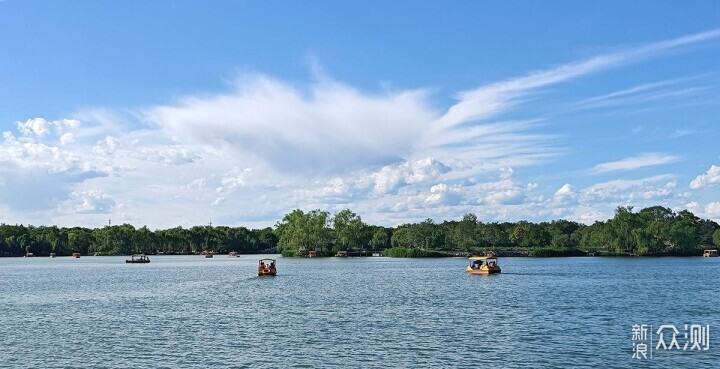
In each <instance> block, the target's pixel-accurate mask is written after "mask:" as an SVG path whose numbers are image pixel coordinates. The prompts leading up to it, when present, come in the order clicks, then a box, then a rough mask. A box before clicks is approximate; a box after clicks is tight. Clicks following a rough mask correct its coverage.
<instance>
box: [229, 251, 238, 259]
mask: <svg viewBox="0 0 720 369" xmlns="http://www.w3.org/2000/svg"><path fill="white" fill-rule="evenodd" d="M228 257H229V258H236V257H239V255H238V253H237V252H235V251H231V252H229V253H228Z"/></svg>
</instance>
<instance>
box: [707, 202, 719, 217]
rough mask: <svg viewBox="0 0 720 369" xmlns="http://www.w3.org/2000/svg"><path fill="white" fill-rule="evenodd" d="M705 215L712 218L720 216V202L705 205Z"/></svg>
mask: <svg viewBox="0 0 720 369" xmlns="http://www.w3.org/2000/svg"><path fill="white" fill-rule="evenodd" d="M705 213H707V214H708V215H711V216H720V202H717V201H714V202H711V203H708V204H707V205H705Z"/></svg>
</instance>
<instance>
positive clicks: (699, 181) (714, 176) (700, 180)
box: [690, 165, 720, 190]
mask: <svg viewBox="0 0 720 369" xmlns="http://www.w3.org/2000/svg"><path fill="white" fill-rule="evenodd" d="M717 184H720V167H719V166H716V165H711V166H710V169H708V170H707V172H705V174H700V175H698V176H697V177H695V179H693V180H692V181H691V182H690V188H692V189H693V190H697V189H700V188H703V187H708V186H715V185H717Z"/></svg>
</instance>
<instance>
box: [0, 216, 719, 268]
mask: <svg viewBox="0 0 720 369" xmlns="http://www.w3.org/2000/svg"><path fill="white" fill-rule="evenodd" d="M713 243H714V244H715V245H718V246H720V226H718V224H717V223H715V222H713V221H711V220H706V219H700V218H698V217H697V216H695V215H694V214H692V213H691V212H689V211H686V210H683V211H680V212H678V213H675V212H673V211H672V210H670V209H668V208H665V207H661V206H654V207H650V208H645V209H642V210H640V211H639V212H634V211H633V209H632V208H631V207H620V208H618V209H617V210H616V211H615V216H614V217H613V218H612V219H609V220H607V221H604V222H596V223H594V224H592V225H589V226H588V225H584V224H580V223H576V222H572V221H568V220H554V221H551V222H541V223H531V222H526V221H520V222H515V223H510V222H504V223H497V222H494V223H484V222H481V221H478V219H477V217H476V216H475V215H474V214H466V215H465V216H463V219H462V220H460V221H444V222H442V223H435V222H434V221H433V220H431V219H427V220H425V221H422V222H419V223H411V224H403V225H400V226H397V227H391V228H388V227H381V226H375V225H369V224H366V223H364V222H363V221H362V219H361V218H360V217H359V216H358V215H357V214H355V213H353V212H352V211H351V210H349V209H346V210H343V211H340V212H339V213H337V214H335V215H331V214H330V213H329V212H326V211H321V210H313V211H310V212H303V211H302V210H294V211H292V212H291V213H289V214H287V215H285V217H283V219H282V220H281V221H280V222H278V223H277V224H276V226H275V228H274V229H273V228H270V227H268V228H264V229H247V228H244V227H225V226H215V227H213V226H196V227H192V228H188V229H186V228H182V227H176V228H170V229H165V230H155V231H152V230H150V229H148V228H147V227H141V228H135V227H133V226H132V225H129V224H123V225H116V226H106V227H103V228H96V229H89V228H81V227H74V228H59V227H55V226H49V227H48V226H39V227H34V226H24V225H7V224H2V225H0V255H2V256H22V255H25V254H27V253H32V254H34V255H38V256H44V255H49V254H50V253H56V254H57V255H70V254H71V253H73V252H80V253H82V254H94V253H98V254H101V255H127V254H132V253H145V254H156V253H165V254H198V253H201V252H204V251H208V252H215V253H225V252H230V251H234V252H238V253H246V254H248V253H264V252H275V251H278V250H280V251H282V253H283V255H286V256H295V255H303V254H304V253H305V252H307V251H308V250H316V251H318V252H319V253H321V254H325V255H331V254H333V253H335V252H336V251H339V250H347V251H360V250H378V251H380V250H382V251H385V254H386V255H389V256H437V255H440V254H439V251H453V252H471V253H472V252H485V251H490V250H494V251H498V250H503V251H508V250H515V251H524V252H526V253H528V254H529V255H535V256H554V255H578V254H584V253H585V252H595V253H601V254H609V255H699V254H700V253H701V252H702V249H703V248H707V247H710V246H711V245H712V244H713Z"/></svg>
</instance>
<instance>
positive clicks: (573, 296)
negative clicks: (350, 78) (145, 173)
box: [0, 255, 720, 368]
mask: <svg viewBox="0 0 720 369" xmlns="http://www.w3.org/2000/svg"><path fill="white" fill-rule="evenodd" d="M124 259H125V257H99V256H98V257H92V256H88V257H86V256H84V257H82V258H80V259H71V258H69V257H62V258H55V259H50V258H40V257H35V258H0V331H2V334H1V335H0V367H2V368H5V367H22V368H30V367H35V368H69V367H94V368H102V367H107V368H115V367H132V368H150V367H152V368H212V367H217V368H227V367H237V368H242V367H258V366H260V363H264V362H267V363H268V364H267V365H265V366H267V367H294V368H316V367H363V368H368V367H394V368H406V367H422V368H431V367H432V368H443V367H447V368H452V367H474V366H481V365H488V364H492V365H494V367H499V368H521V367H523V368H528V367H529V368H571V367H602V368H613V367H617V368H627V367H635V366H637V367H688V368H690V367H692V368H700V367H717V366H718V365H720V350H719V348H718V344H720V341H718V337H720V287H718V281H720V258H700V257H692V258H671V257H667V258H604V257H603V258H601V257H595V258H592V257H587V258H547V259H543V258H500V260H499V261H500V265H501V267H502V268H503V273H502V274H499V275H492V276H477V275H466V274H465V273H464V268H465V266H466V262H467V261H466V259H463V258H441V259H391V258H381V257H376V258H347V259H339V258H318V259H294V258H282V257H278V276H276V277H257V276H256V265H257V260H258V259H259V256H241V257H239V258H227V257H225V256H224V255H216V256H215V258H212V259H205V258H203V257H202V256H151V260H152V262H151V263H150V264H125V263H124ZM633 324H646V325H647V326H648V327H649V326H650V325H652V326H653V327H654V328H653V329H654V330H656V329H657V328H658V327H659V326H660V325H662V324H672V325H675V326H676V327H677V328H678V329H679V330H680V332H681V333H680V335H679V336H678V339H679V340H680V345H681V346H682V345H683V343H684V342H685V341H686V340H684V339H683V337H682V335H683V333H684V332H685V330H684V325H685V324H700V325H702V326H703V327H704V326H706V325H709V326H710V332H711V333H710V347H709V350H707V351H702V350H701V351H698V350H692V351H691V350H690V349H689V348H688V349H687V350H685V351H683V350H682V347H681V349H680V350H678V349H673V350H654V352H653V357H652V359H650V358H649V357H650V356H649V353H648V359H643V360H635V359H633V358H632V355H633V340H632V338H633V337H632V334H631V328H632V325H633ZM654 333H655V332H648V336H649V337H648V339H650V338H654V339H657V338H658V335H657V334H654ZM665 337H666V341H669V339H668V338H667V337H668V334H667V333H666V335H665ZM648 346H650V345H648ZM653 348H654V347H653Z"/></svg>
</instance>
